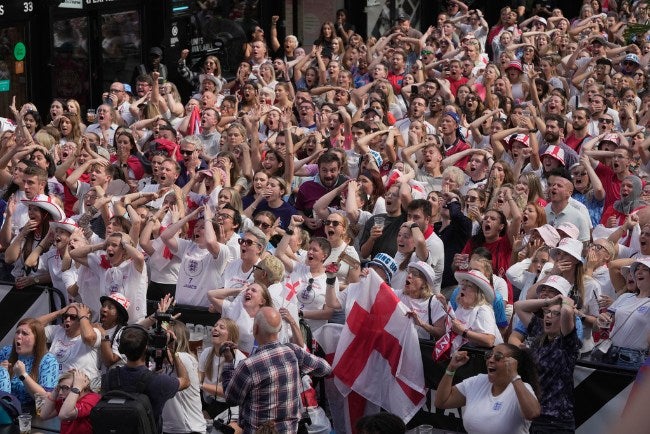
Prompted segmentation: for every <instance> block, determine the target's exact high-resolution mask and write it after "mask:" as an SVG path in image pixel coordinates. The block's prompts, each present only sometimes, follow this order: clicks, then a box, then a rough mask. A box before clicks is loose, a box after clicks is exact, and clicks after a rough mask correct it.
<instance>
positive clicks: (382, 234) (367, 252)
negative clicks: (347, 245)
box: [359, 182, 413, 258]
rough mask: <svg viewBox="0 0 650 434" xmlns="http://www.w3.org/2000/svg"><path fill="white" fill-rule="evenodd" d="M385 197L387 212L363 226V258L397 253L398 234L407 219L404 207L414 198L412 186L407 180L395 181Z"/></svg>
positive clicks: (360, 242)
mask: <svg viewBox="0 0 650 434" xmlns="http://www.w3.org/2000/svg"><path fill="white" fill-rule="evenodd" d="M384 199H385V200H386V213H385V214H379V215H376V216H373V217H371V218H370V219H368V221H367V222H366V224H365V226H364V227H363V233H362V235H361V240H360V241H359V245H360V246H361V255H360V256H361V257H362V258H374V257H375V256H376V255H377V254H379V253H386V254H388V255H390V256H391V257H394V256H395V253H397V234H398V233H399V230H400V228H401V227H402V223H404V222H405V221H406V212H404V209H405V208H406V204H409V203H410V202H411V200H412V199H413V198H412V196H411V187H410V186H409V185H408V183H406V182H404V183H401V184H399V183H395V184H393V185H392V186H391V187H390V188H389V189H388V191H387V192H386V194H385V195H384ZM381 219H383V222H382V221H381Z"/></svg>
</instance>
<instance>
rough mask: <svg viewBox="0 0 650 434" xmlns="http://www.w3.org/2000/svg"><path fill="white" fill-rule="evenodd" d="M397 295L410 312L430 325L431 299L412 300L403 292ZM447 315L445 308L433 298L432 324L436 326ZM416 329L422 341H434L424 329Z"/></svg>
mask: <svg viewBox="0 0 650 434" xmlns="http://www.w3.org/2000/svg"><path fill="white" fill-rule="evenodd" d="M395 294H397V297H398V298H399V299H400V301H401V302H402V303H404V304H405V305H406V308H407V309H408V310H410V311H413V312H415V313H416V314H417V316H418V318H420V321H422V322H423V323H425V324H429V298H412V297H410V296H408V295H406V294H404V293H403V292H402V291H395ZM445 315H446V312H445V308H444V307H443V306H442V304H440V302H439V301H438V299H437V298H435V297H433V298H432V299H431V324H435V323H436V321H438V320H439V319H440V318H442V317H443V316H445ZM414 326H415V324H414ZM415 329H416V330H417V332H418V337H419V338H420V339H432V336H430V335H429V333H427V331H426V330H424V329H423V328H422V327H418V326H415Z"/></svg>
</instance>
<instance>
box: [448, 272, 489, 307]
mask: <svg viewBox="0 0 650 434" xmlns="http://www.w3.org/2000/svg"><path fill="white" fill-rule="evenodd" d="M454 278H455V279H456V281H457V282H458V283H460V282H461V281H463V280H467V281H468V282H470V283H473V284H474V285H476V286H478V288H479V290H480V291H481V292H482V293H483V295H484V296H485V299H486V300H487V302H488V303H492V302H493V301H494V298H495V294H494V288H492V285H491V284H490V281H489V280H488V278H487V277H485V275H484V274H483V273H481V272H480V271H478V270H468V271H456V272H455V273H454Z"/></svg>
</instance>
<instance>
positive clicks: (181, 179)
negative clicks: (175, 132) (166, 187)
mask: <svg viewBox="0 0 650 434" xmlns="http://www.w3.org/2000/svg"><path fill="white" fill-rule="evenodd" d="M202 152H203V143H202V142H201V139H200V138H199V137H198V136H187V137H185V138H184V139H183V140H181V144H180V153H181V157H182V158H183V161H182V162H181V174H180V175H179V176H178V179H176V185H178V186H179V187H181V188H182V187H183V186H184V185H185V184H187V182H188V181H189V180H190V178H191V177H192V176H194V175H195V174H196V173H198V172H199V171H201V170H206V169H207V168H208V165H207V164H206V163H205V161H203V159H202V158H201V153H202Z"/></svg>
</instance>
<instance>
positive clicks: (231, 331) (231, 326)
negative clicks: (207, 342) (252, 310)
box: [205, 317, 239, 379]
mask: <svg viewBox="0 0 650 434" xmlns="http://www.w3.org/2000/svg"><path fill="white" fill-rule="evenodd" d="M219 321H222V322H223V323H224V325H225V326H226V330H228V340H229V341H231V342H234V343H235V344H237V343H239V327H237V323H236V322H235V321H233V320H231V319H230V318H224V317H221V318H219ZM219 321H217V322H219ZM218 356H219V354H218V353H217V350H216V349H215V348H214V345H213V346H211V347H210V355H209V356H208V363H206V366H205V376H206V378H210V379H212V374H213V372H212V360H213V359H214V358H215V357H218ZM218 374H219V373H218V372H217V375H218Z"/></svg>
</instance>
